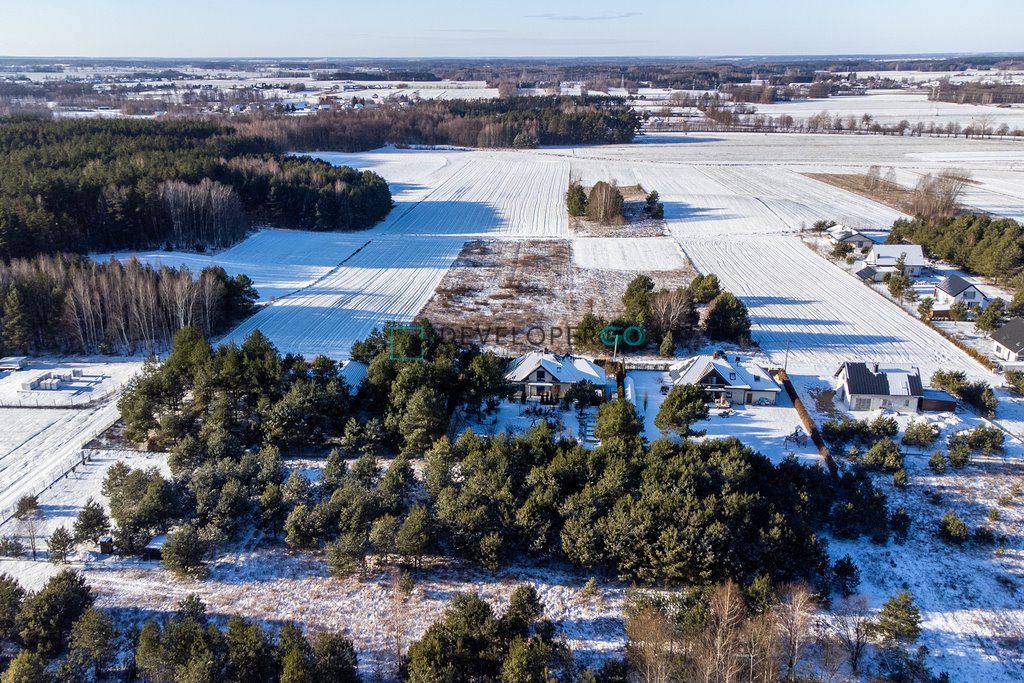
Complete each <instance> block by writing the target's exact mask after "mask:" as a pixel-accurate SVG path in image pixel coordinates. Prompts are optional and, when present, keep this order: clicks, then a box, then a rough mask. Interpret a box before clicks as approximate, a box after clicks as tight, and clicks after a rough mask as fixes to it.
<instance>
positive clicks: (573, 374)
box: [505, 351, 607, 402]
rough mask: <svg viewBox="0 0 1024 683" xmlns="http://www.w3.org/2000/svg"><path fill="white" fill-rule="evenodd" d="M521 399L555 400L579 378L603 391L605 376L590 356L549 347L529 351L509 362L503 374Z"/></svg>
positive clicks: (578, 380)
mask: <svg viewBox="0 0 1024 683" xmlns="http://www.w3.org/2000/svg"><path fill="white" fill-rule="evenodd" d="M505 379H507V380H508V381H509V383H511V384H512V386H513V388H514V390H515V391H516V392H517V393H518V394H519V396H520V398H521V399H522V400H536V401H544V402H549V401H550V402H554V401H558V400H559V399H560V398H561V397H562V395H564V394H565V392H566V391H568V389H569V387H571V386H572V385H574V384H576V383H578V382H583V381H587V382H591V383H592V384H593V385H594V386H595V387H596V391H598V392H601V393H602V395H603V393H604V385H605V382H606V381H607V378H606V376H605V374H604V370H602V369H601V368H600V367H599V366H598V365H596V364H594V362H593V361H592V360H589V359H587V358H583V357H580V356H571V355H569V354H565V355H562V356H560V355H558V354H557V353H552V352H550V351H531V352H530V353H528V354H526V355H525V356H520V357H519V358H517V359H515V360H514V361H513V363H512V369H511V370H509V371H508V373H506V374H505Z"/></svg>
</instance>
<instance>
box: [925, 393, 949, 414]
mask: <svg viewBox="0 0 1024 683" xmlns="http://www.w3.org/2000/svg"><path fill="white" fill-rule="evenodd" d="M956 406H957V400H956V396H953V394H950V393H948V392H945V391H942V390H941V389H925V390H924V392H923V394H922V395H921V401H920V403H919V404H918V409H919V410H922V411H925V412H930V413H952V412H953V411H955V410H956Z"/></svg>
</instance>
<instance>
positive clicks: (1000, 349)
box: [992, 342, 1020, 363]
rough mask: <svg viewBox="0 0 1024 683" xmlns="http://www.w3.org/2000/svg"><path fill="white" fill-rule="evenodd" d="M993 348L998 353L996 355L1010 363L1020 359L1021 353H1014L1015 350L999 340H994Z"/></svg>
mask: <svg viewBox="0 0 1024 683" xmlns="http://www.w3.org/2000/svg"><path fill="white" fill-rule="evenodd" d="M992 350H993V352H994V353H995V354H996V356H998V357H999V358H1002V359H1003V360H1005V361H1009V362H1010V363H1016V362H1017V361H1019V360H1020V354H1019V353H1014V352H1013V351H1011V350H1010V349H1008V348H1006V347H1005V346H1003V345H1002V344H1000V343H999V342H992Z"/></svg>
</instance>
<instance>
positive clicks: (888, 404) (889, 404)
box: [882, 398, 892, 408]
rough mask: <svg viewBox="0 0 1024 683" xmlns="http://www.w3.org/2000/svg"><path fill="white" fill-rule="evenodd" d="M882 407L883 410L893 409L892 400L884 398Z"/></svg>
mask: <svg viewBox="0 0 1024 683" xmlns="http://www.w3.org/2000/svg"><path fill="white" fill-rule="evenodd" d="M882 407H883V408H892V401H891V400H890V399H887V398H883V399H882Z"/></svg>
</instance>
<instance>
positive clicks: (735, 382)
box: [669, 353, 782, 405]
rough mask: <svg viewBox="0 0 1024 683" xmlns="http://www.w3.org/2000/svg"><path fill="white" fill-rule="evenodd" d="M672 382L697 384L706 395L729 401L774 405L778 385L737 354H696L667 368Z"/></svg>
mask: <svg viewBox="0 0 1024 683" xmlns="http://www.w3.org/2000/svg"><path fill="white" fill-rule="evenodd" d="M669 375H670V376H671V377H672V383H673V384H676V385H680V384H697V385H699V386H701V387H702V388H703V389H704V391H705V392H706V393H707V394H708V396H709V398H712V399H716V400H717V399H721V398H724V399H725V400H727V401H729V403H732V404H736V405H741V404H744V403H746V404H758V405H775V401H776V398H777V397H778V395H779V392H780V391H782V388H781V387H780V386H779V385H778V384H777V383H776V382H775V380H774V379H772V377H771V375H769V374H768V373H767V372H766V371H765V370H764V368H761V367H760V366H758V365H757V364H755V363H754V362H752V361H750V360H743V359H742V358H741V357H740V356H727V355H725V354H721V353H716V354H715V355H713V356H707V355H705V356H696V357H695V358H690V359H689V360H685V361H683V362H681V363H677V364H675V365H673V366H672V367H671V368H669Z"/></svg>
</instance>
